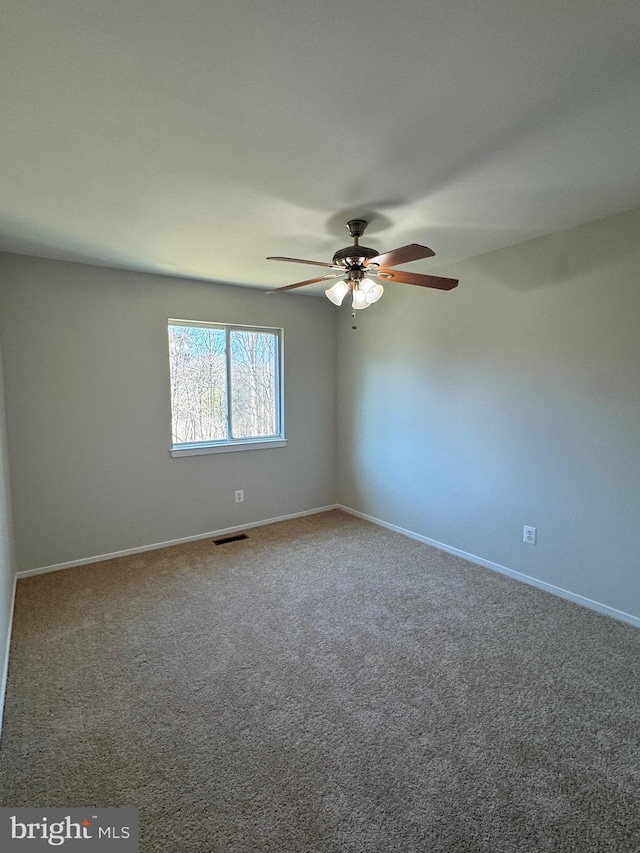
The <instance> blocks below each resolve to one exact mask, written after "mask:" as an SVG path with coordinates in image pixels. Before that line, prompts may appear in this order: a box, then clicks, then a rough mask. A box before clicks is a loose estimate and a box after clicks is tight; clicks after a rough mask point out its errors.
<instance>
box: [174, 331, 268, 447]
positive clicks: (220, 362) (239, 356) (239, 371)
mask: <svg viewBox="0 0 640 853" xmlns="http://www.w3.org/2000/svg"><path fill="white" fill-rule="evenodd" d="M169 365H170V373H171V422H172V448H171V453H172V455H173V456H186V455H192V454H195V453H216V452H220V451H225V450H246V449H247V448H251V447H265V446H268V447H280V446H283V445H284V444H285V441H284V430H283V418H282V382H281V368H282V330H281V329H260V328H256V327H252V326H226V325H219V324H216V323H198V322H194V321H190V320H169Z"/></svg>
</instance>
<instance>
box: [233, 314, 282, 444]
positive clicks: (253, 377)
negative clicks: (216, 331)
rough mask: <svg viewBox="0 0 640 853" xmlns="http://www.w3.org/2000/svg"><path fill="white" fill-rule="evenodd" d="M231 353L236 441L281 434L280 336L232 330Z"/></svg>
mask: <svg viewBox="0 0 640 853" xmlns="http://www.w3.org/2000/svg"><path fill="white" fill-rule="evenodd" d="M230 350H231V436H232V438H258V437H265V436H273V435H277V433H278V418H277V413H278V407H277V403H276V391H277V380H278V336H277V334H274V333H273V332H252V331H248V330H236V329H232V330H231V334H230Z"/></svg>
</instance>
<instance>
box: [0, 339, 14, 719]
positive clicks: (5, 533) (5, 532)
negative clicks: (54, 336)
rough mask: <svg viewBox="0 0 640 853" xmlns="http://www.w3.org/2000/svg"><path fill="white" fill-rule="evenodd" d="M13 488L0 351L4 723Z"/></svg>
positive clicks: (0, 679) (0, 691)
mask: <svg viewBox="0 0 640 853" xmlns="http://www.w3.org/2000/svg"><path fill="white" fill-rule="evenodd" d="M11 519H12V515H11V493H10V488H9V461H8V453H7V436H6V430H5V407H4V383H3V379H2V354H1V353H0V724H1V723H2V710H3V706H4V691H5V686H6V675H7V672H6V667H7V663H8V657H9V643H10V639H11V638H10V636H9V627H10V625H11V608H12V603H13V588H14V578H15V554H14V542H13V525H12V520H11Z"/></svg>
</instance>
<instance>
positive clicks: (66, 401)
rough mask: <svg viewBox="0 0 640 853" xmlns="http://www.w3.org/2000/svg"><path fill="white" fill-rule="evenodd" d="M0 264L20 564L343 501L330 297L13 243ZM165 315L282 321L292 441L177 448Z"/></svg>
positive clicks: (66, 558) (31, 564)
mask: <svg viewBox="0 0 640 853" xmlns="http://www.w3.org/2000/svg"><path fill="white" fill-rule="evenodd" d="M0 277H1V280H2V284H1V285H0V318H1V319H0V336H1V338H2V341H3V349H4V362H5V363H4V372H5V393H6V401H7V428H8V437H9V448H10V460H11V469H12V490H13V506H14V520H15V534H16V549H17V562H18V569H19V570H26V569H31V568H37V567H42V566H48V565H53V564H57V563H61V562H67V561H72V560H78V559H85V558H90V557H93V556H97V555H100V554H105V553H111V552H114V551H119V550H125V549H129V548H137V547H141V546H146V545H150V544H153V543H158V542H164V541H168V540H173V539H179V538H183V537H189V536H196V535H199V534H203V533H207V532H208V531H215V530H221V529H224V528H227V527H232V526H236V525H243V524H250V523H253V522H257V521H261V520H264V519H269V518H274V517H279V516H282V515H287V514H292V513H296V512H301V511H304V510H311V509H314V508H316V507H322V506H325V505H327V504H331V503H333V502H334V501H335V499H336V495H335V493H334V486H335V481H336V476H335V444H334V442H335V393H334V391H335V389H334V380H335V365H334V361H333V358H334V352H335V322H334V314H333V309H332V306H331V305H330V304H329V303H328V302H326V300H320V299H317V298H309V297H307V296H299V295H292V294H289V295H284V296H279V297H268V296H265V295H264V293H263V292H262V291H259V290H250V289H246V288H238V287H235V288H234V287H228V286H224V285H214V284H208V283H202V282H197V281H191V280H181V279H175V278H169V277H166V278H165V277H160V276H153V275H145V274H142V273H132V272H124V271H120V270H112V269H104V268H99V267H92V266H87V265H82V264H70V263H61V262H57V261H47V260H41V259H38V258H28V257H22V256H18V255H7V254H5V255H2V256H0ZM169 317H176V318H182V319H195V320H209V321H217V322H229V323H245V324H252V325H266V326H278V327H283V328H284V330H285V332H284V335H285V338H284V340H285V406H286V412H285V423H286V435H287V438H288V445H287V446H286V447H284V448H272V449H261V450H250V451H244V452H235V453H224V454H215V455H207V456H193V457H187V458H180V459H172V458H171V457H170V456H169V452H168V450H169V446H170V434H171V428H170V397H169V375H168V370H169V368H168V345H167V318H169ZM239 488H242V489H244V491H245V503H244V504H235V503H234V490H235V489H239Z"/></svg>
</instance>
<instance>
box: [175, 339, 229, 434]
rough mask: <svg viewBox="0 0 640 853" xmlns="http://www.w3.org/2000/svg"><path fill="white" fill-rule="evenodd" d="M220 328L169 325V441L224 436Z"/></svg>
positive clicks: (224, 377)
mask: <svg viewBox="0 0 640 853" xmlns="http://www.w3.org/2000/svg"><path fill="white" fill-rule="evenodd" d="M225 340H226V334H225V330H224V329H219V328H217V329H216V328H206V327H201V326H172V325H169V355H170V364H171V412H172V430H173V443H174V444H183V443H191V442H199V441H224V440H226V438H227V371H226V353H225V349H226V344H225Z"/></svg>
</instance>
